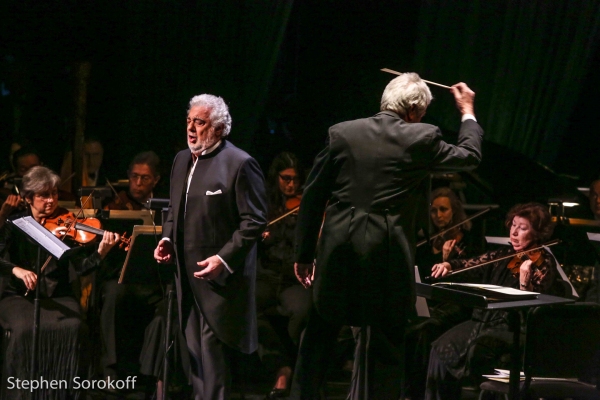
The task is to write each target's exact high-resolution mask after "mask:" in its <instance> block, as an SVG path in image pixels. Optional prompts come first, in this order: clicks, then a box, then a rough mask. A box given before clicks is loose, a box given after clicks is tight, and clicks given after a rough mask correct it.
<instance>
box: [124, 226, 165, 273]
mask: <svg viewBox="0 0 600 400" xmlns="http://www.w3.org/2000/svg"><path fill="white" fill-rule="evenodd" d="M161 235H162V226H157V227H156V228H155V227H154V226H149V225H135V226H134V227H133V233H132V234H131V238H130V239H131V243H130V244H129V250H128V251H127V256H126V258H125V263H124V264H123V268H122V269H121V275H120V276H119V284H122V283H134V284H135V283H138V284H154V283H157V282H156V281H155V280H154V279H152V278H153V277H156V276H157V271H160V270H159V268H162V267H161V266H159V265H158V263H157V262H156V260H155V259H154V249H155V248H156V244H157V243H158V241H159V240H160V239H161V238H162V237H161ZM163 269H164V268H163ZM159 279H160V277H159Z"/></svg>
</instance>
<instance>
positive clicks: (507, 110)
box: [415, 0, 600, 164]
mask: <svg viewBox="0 0 600 400" xmlns="http://www.w3.org/2000/svg"><path fill="white" fill-rule="evenodd" d="M599 26H600V2H599V1H597V0H569V1H558V0H556V1H548V0H528V1H505V0H502V1H499V0H491V1H490V0H470V1H460V2H459V1H452V0H428V1H425V2H423V3H422V5H421V10H420V15H419V24H418V27H419V28H418V29H419V33H418V39H417V42H416V51H415V54H416V57H415V71H418V72H419V74H420V75H421V77H422V78H424V79H428V80H432V81H436V82H440V83H444V84H448V85H451V84H454V83H457V82H459V81H463V82H466V83H467V84H468V85H469V86H470V87H472V88H473V89H474V90H475V92H476V93H477V95H476V114H477V118H478V120H479V121H480V123H481V124H482V126H483V127H484V129H485V132H486V139H487V140H492V141H494V142H496V143H499V144H503V145H506V146H508V147H510V148H512V149H514V150H517V151H519V152H521V153H523V154H525V155H527V156H529V157H530V158H533V159H535V160H537V161H540V162H542V163H545V164H551V163H552V162H553V161H554V160H555V157H556V155H557V152H558V148H559V145H560V141H561V137H562V135H563V134H564V131H565V128H566V126H567V122H568V119H569V117H570V116H571V114H572V113H573V112H574V111H575V110H574V107H575V105H576V103H577V97H578V94H579V92H580V90H581V88H582V86H583V85H585V82H583V78H584V76H585V73H586V71H587V69H588V68H589V67H590V59H591V55H592V53H593V50H594V47H595V46H596V45H597V42H598V27H599ZM432 91H433V94H434V97H440V98H441V97H443V96H448V94H447V93H444V91H443V90H440V89H437V88H434V89H432ZM436 103H438V104H436ZM432 107H435V109H436V111H437V112H436V115H437V116H438V117H439V120H438V121H435V122H436V123H438V124H440V125H442V126H443V127H446V128H447V129H456V111H455V110H454V109H453V102H451V101H438V102H434V104H432Z"/></svg>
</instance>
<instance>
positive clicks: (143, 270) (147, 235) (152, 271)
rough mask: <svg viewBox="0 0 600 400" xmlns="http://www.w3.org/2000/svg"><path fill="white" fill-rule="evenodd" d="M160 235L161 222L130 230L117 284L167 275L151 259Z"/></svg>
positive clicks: (165, 370) (166, 361) (168, 334)
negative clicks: (128, 241) (158, 224)
mask: <svg viewBox="0 0 600 400" xmlns="http://www.w3.org/2000/svg"><path fill="white" fill-rule="evenodd" d="M161 238H162V226H157V227H154V226H149V225H136V226H134V227H133V233H132V234H131V243H130V244H129V250H128V251H127V257H126V258H125V263H124V264H123V268H122V269H121V275H120V277H119V284H122V283H156V280H155V279H154V278H157V279H158V280H159V281H160V282H162V281H166V280H167V279H168V278H167V277H165V276H163V271H165V272H166V271H168V269H167V268H165V267H164V266H161V265H159V264H158V263H157V262H156V260H155V259H154V249H155V248H156V244H157V243H158V241H160V239H161ZM173 298H174V290H173V285H172V284H168V285H167V321H166V327H165V344H164V345H165V354H164V358H163V378H162V381H163V399H166V396H167V392H168V390H169V349H170V348H171V320H172V319H173Z"/></svg>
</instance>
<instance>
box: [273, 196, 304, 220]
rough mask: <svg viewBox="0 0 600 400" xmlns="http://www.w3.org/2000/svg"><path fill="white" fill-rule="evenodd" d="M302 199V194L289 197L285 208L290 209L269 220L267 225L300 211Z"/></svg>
mask: <svg viewBox="0 0 600 400" xmlns="http://www.w3.org/2000/svg"><path fill="white" fill-rule="evenodd" d="M301 200H302V196H300V195H297V196H294V197H290V198H288V199H287V200H286V201H285V208H286V210H288V211H287V212H286V213H285V214H283V215H280V216H279V217H277V218H275V219H274V220H272V221H269V222H268V223H267V226H271V225H273V224H274V223H276V222H279V221H281V220H282V219H284V218H285V217H287V216H288V215H292V214H294V213H296V212H298V210H299V209H300V201H301Z"/></svg>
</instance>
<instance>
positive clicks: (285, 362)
mask: <svg viewBox="0 0 600 400" xmlns="http://www.w3.org/2000/svg"><path fill="white" fill-rule="evenodd" d="M301 183H302V169H301V168H300V165H299V162H298V159H297V157H296V156H295V155H294V154H292V153H289V152H282V153H280V154H278V155H277V156H276V157H275V159H274V160H273V162H272V163H271V166H270V168H269V171H268V175H267V195H268V201H269V212H268V217H269V221H273V220H276V219H277V218H278V217H280V216H281V215H283V214H285V213H287V212H289V211H290V210H292V209H294V208H295V207H297V206H298V204H299V195H300V187H301ZM295 227H296V215H289V216H287V217H285V218H283V219H281V220H279V221H277V222H275V223H273V224H271V225H270V226H268V227H267V231H265V232H264V233H263V241H262V242H261V243H260V245H259V261H260V262H259V268H258V272H257V282H256V297H257V298H256V304H257V311H258V324H259V325H258V326H259V330H258V345H259V347H258V353H259V356H260V358H261V360H262V362H263V364H264V365H265V366H266V368H267V369H268V370H269V371H271V372H273V373H274V374H275V384H274V386H273V389H272V390H271V391H270V392H269V393H268V394H267V396H266V399H276V398H280V397H287V396H288V395H289V391H288V389H289V387H288V386H289V383H290V379H291V374H292V367H291V366H292V365H293V359H292V358H293V355H290V354H287V352H286V349H285V346H284V345H283V343H284V340H283V339H281V338H279V336H278V334H277V333H276V331H275V330H274V329H273V327H272V326H271V324H270V322H269V320H268V319H267V316H266V315H265V313H268V311H269V310H275V311H276V313H279V314H281V315H284V316H287V317H289V323H288V335H289V338H290V339H291V340H292V342H293V343H294V344H295V345H296V346H297V345H298V343H299V341H300V335H301V333H302V331H303V329H304V326H305V325H306V320H307V316H308V311H309V310H310V307H311V304H312V303H311V294H312V291H310V290H305V289H304V288H303V287H302V285H300V284H299V282H298V281H297V280H296V278H295V276H294V262H293V253H294V247H293V245H294V230H295ZM288 341H289V340H288Z"/></svg>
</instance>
